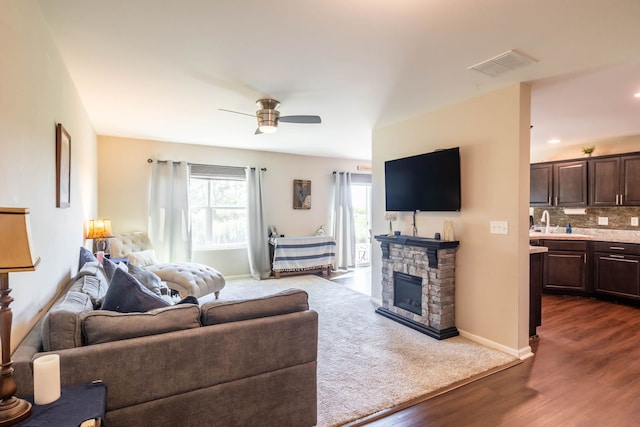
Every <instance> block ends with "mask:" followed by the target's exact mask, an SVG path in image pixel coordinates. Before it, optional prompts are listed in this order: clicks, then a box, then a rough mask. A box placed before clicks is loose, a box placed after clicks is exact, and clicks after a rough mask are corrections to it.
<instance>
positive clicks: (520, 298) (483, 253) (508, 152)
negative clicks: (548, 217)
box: [372, 85, 530, 356]
mask: <svg viewBox="0 0 640 427" xmlns="http://www.w3.org/2000/svg"><path fill="white" fill-rule="evenodd" d="M529 105H530V88H529V87H528V86H526V85H514V86H511V87H509V88H506V89H503V90H499V91H496V92H494V93H491V94H488V95H485V96H481V97H477V98H474V99H471V100H469V101H466V102H464V103H461V104H458V105H454V106H451V107H448V108H445V109H442V110H439V111H435V112H432V113H429V114H425V115H422V116H419V117H416V118H413V119H410V120H407V121H404V122H401V123H398V124H395V125H392V126H389V127H385V128H382V129H377V130H375V131H374V133H373V188H374V198H373V210H372V211H373V225H374V228H373V229H374V234H383V233H385V232H386V230H387V227H388V223H387V222H385V221H384V218H383V217H384V210H385V208H384V206H385V201H384V161H385V160H389V159H394V158H399V157H405V156H409V155H414V154H420V153H425V152H430V151H433V150H435V149H438V148H451V147H456V146H459V147H460V157H461V168H462V173H461V175H462V176H461V178H462V210H461V212H459V213H451V212H449V213H446V212H445V213H435V212H421V213H418V215H417V225H418V235H419V236H423V237H432V236H433V235H434V233H435V232H440V231H442V223H443V221H444V220H452V221H453V223H454V231H455V235H456V238H457V239H458V240H459V241H460V247H459V249H458V252H457V257H456V326H457V327H458V329H459V330H460V331H461V333H463V334H466V335H467V336H469V337H472V338H474V339H477V340H478V341H482V342H485V343H487V344H489V345H493V346H495V347H498V348H502V349H504V350H506V351H509V352H511V353H512V354H514V355H518V356H526V355H528V354H529V353H530V348H529V345H528V331H527V329H528V301H529V297H528V295H529V275H528V269H529V268H528V266H529V251H528V247H529V246H528V228H529V224H528V203H529V202H528V198H529V192H528V191H522V189H528V188H529V131H528V130H529V121H530V118H529V117H530V107H529ZM492 220H501V221H508V224H509V234H508V235H497V234H490V233H489V222H490V221H492ZM411 221H412V219H411V214H410V213H402V214H401V215H400V219H399V221H398V222H397V223H396V224H395V228H396V229H400V230H401V231H402V233H403V234H411ZM373 247H374V252H373V255H372V266H373V268H372V279H373V282H372V287H373V289H372V291H373V293H372V295H373V297H374V298H376V299H379V298H380V294H381V289H380V268H381V261H380V257H381V253H380V247H379V245H374V246H373Z"/></svg>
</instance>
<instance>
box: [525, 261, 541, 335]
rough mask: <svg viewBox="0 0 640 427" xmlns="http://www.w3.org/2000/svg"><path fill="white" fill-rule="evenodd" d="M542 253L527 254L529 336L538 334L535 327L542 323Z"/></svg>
mask: <svg viewBox="0 0 640 427" xmlns="http://www.w3.org/2000/svg"><path fill="white" fill-rule="evenodd" d="M543 266H544V253H542V252H538V253H533V254H530V255H529V336H530V337H535V336H537V335H538V332H537V328H538V326H540V325H541V324H542V301H541V298H542V296H541V293H542V277H543V274H542V273H543V271H544V269H543Z"/></svg>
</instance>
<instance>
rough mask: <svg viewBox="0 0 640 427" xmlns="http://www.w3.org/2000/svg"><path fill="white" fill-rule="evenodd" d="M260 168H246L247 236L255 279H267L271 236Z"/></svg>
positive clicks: (269, 268)
mask: <svg viewBox="0 0 640 427" xmlns="http://www.w3.org/2000/svg"><path fill="white" fill-rule="evenodd" d="M262 175H263V171H262V169H260V168H246V176H247V196H248V203H247V223H248V224H247V238H248V241H249V247H248V256H249V268H250V270H251V275H252V276H253V278H254V279H257V280H262V279H267V278H269V276H270V275H271V265H270V261H269V236H268V231H267V219H266V217H265V212H264V197H263V194H262Z"/></svg>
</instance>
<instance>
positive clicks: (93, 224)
mask: <svg viewBox="0 0 640 427" xmlns="http://www.w3.org/2000/svg"><path fill="white" fill-rule="evenodd" d="M109 237H113V231H111V220H110V219H92V220H90V221H89V229H88V231H87V239H95V240H96V247H95V249H96V252H104V251H106V249H107V241H106V240H105V239H108V238H109Z"/></svg>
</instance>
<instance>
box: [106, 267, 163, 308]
mask: <svg viewBox="0 0 640 427" xmlns="http://www.w3.org/2000/svg"><path fill="white" fill-rule="evenodd" d="M169 305H170V304H169V303H168V302H167V301H165V300H163V299H162V298H160V297H159V296H157V295H155V294H154V293H153V292H151V291H150V290H148V289H147V288H146V287H144V286H143V285H142V284H140V282H139V281H138V280H137V279H136V278H135V277H133V276H132V275H131V274H129V273H127V272H126V271H123V270H121V269H119V268H117V269H116V271H115V272H114V273H113V278H112V279H111V283H110V284H109V290H108V291H107V294H106V295H105V297H104V301H103V303H102V307H101V309H102V310H111V311H118V312H120V313H131V312H145V311H149V310H153V309H154V308H161V307H167V306H169Z"/></svg>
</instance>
